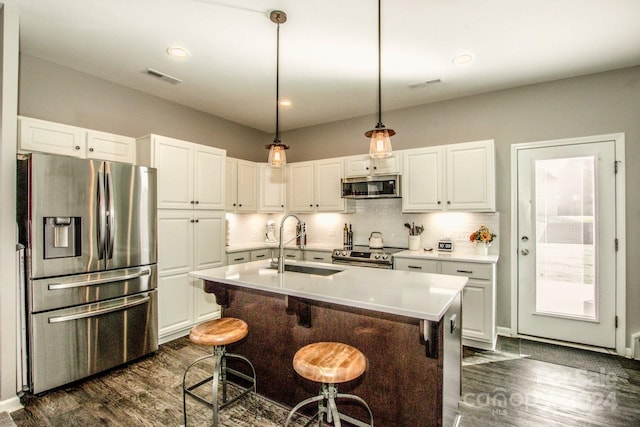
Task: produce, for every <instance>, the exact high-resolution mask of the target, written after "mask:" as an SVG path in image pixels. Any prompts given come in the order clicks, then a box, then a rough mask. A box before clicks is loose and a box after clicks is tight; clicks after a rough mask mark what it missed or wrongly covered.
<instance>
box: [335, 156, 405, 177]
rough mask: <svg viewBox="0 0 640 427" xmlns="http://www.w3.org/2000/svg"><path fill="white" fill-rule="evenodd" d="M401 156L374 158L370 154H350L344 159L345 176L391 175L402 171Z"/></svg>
mask: <svg viewBox="0 0 640 427" xmlns="http://www.w3.org/2000/svg"><path fill="white" fill-rule="evenodd" d="M401 159H402V157H401V156H398V155H394V156H391V157H386V158H384V159H372V158H371V157H369V155H368V154H364V155H360V156H349V157H346V158H345V160H344V167H345V169H344V176H345V177H352V176H368V175H390V174H397V173H400V171H401V167H400V163H401Z"/></svg>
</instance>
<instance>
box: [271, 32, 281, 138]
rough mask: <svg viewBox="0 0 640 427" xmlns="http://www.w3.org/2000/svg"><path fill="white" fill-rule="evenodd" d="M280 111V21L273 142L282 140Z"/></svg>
mask: <svg viewBox="0 0 640 427" xmlns="http://www.w3.org/2000/svg"><path fill="white" fill-rule="evenodd" d="M279 112H280V22H278V28H277V30H276V137H275V138H274V140H273V142H275V143H278V142H280V131H279V128H278V121H279V120H278V119H279V114H280V113H279Z"/></svg>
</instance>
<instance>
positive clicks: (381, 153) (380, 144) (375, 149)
mask: <svg viewBox="0 0 640 427" xmlns="http://www.w3.org/2000/svg"><path fill="white" fill-rule="evenodd" d="M380 2H381V0H378V124H377V125H376V127H375V129H371V130H370V131H368V132H365V134H364V136H366V137H367V138H371V142H370V143H369V157H372V158H377V159H382V158H385V157H389V156H391V137H392V136H393V135H395V134H396V132H395V131H394V130H393V129H387V128H386V127H385V126H384V125H383V124H382V83H381V81H382V72H381V69H382V65H381V64H382V59H381V58H382V54H381V53H380V51H381V48H380V44H381V42H380V40H381V37H380V21H381V16H380V15H381V14H382V12H381V7H380Z"/></svg>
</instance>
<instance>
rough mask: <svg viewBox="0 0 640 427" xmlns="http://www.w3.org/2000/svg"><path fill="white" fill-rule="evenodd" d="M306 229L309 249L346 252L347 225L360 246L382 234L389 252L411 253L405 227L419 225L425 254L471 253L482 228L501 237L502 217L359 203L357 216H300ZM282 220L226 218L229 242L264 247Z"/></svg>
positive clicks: (397, 202) (289, 230) (396, 202)
mask: <svg viewBox="0 0 640 427" xmlns="http://www.w3.org/2000/svg"><path fill="white" fill-rule="evenodd" d="M298 216H299V217H300V218H301V219H302V220H303V221H304V222H305V223H306V224H307V233H308V236H307V243H308V244H314V243H315V244H322V245H329V246H332V247H336V248H339V247H342V230H343V228H344V224H345V223H347V224H351V225H352V228H353V240H354V244H356V245H368V242H369V235H370V234H371V232H372V231H379V232H381V233H382V236H383V238H384V244H385V246H394V247H402V248H406V247H408V245H409V242H408V240H409V239H408V236H409V230H408V229H407V228H405V226H404V224H405V223H409V224H411V223H415V224H416V225H423V226H424V227H425V231H424V233H422V235H421V242H420V243H421V245H420V247H421V248H434V249H435V248H436V247H437V242H438V240H440V239H442V238H449V239H451V240H452V241H453V242H454V249H455V250H456V251H463V252H471V251H473V250H474V245H473V244H472V243H471V242H470V241H469V235H470V234H471V233H472V232H473V231H475V230H477V229H478V228H479V227H480V226H481V225H486V226H487V227H489V229H490V230H491V231H492V232H494V233H497V231H498V230H499V225H500V214H499V213H464V212H450V213H449V212H437V213H415V214H409V213H402V200H401V199H374V200H356V201H355V212H354V213H349V214H341V213H316V214H300V215H298ZM281 218H282V215H281V214H227V220H228V222H229V233H230V234H229V241H230V243H231V244H244V243H254V242H261V241H264V237H265V231H266V224H267V221H269V220H272V221H275V223H276V231H278V228H279V226H280V220H281ZM295 224H296V221H295V220H294V219H289V220H287V222H286V224H285V229H284V236H285V241H287V240H289V239H291V238H293V237H294V233H295ZM500 238H501V236H497V237H496V238H495V239H494V241H493V243H492V245H491V247H490V248H489V253H490V254H497V253H498V252H499V249H500Z"/></svg>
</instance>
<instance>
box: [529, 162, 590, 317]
mask: <svg viewBox="0 0 640 427" xmlns="http://www.w3.org/2000/svg"><path fill="white" fill-rule="evenodd" d="M595 164H596V159H595V157H594V156H587V157H569V158H560V159H550V160H536V162H535V228H536V233H535V235H536V242H535V244H536V247H535V251H536V293H535V295H536V312H537V313H545V314H552V315H556V316H567V317H579V318H583V319H585V320H587V319H589V320H596V319H597V313H596V307H598V304H597V301H596V296H597V292H596V285H597V283H596V277H597V276H596V270H595V265H596V263H595V256H596V254H595V248H596V241H595V240H596V238H597V236H596V233H595V224H596V218H595V212H596V206H595V197H594V195H595V179H596V173H595V172H596V171H595Z"/></svg>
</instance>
